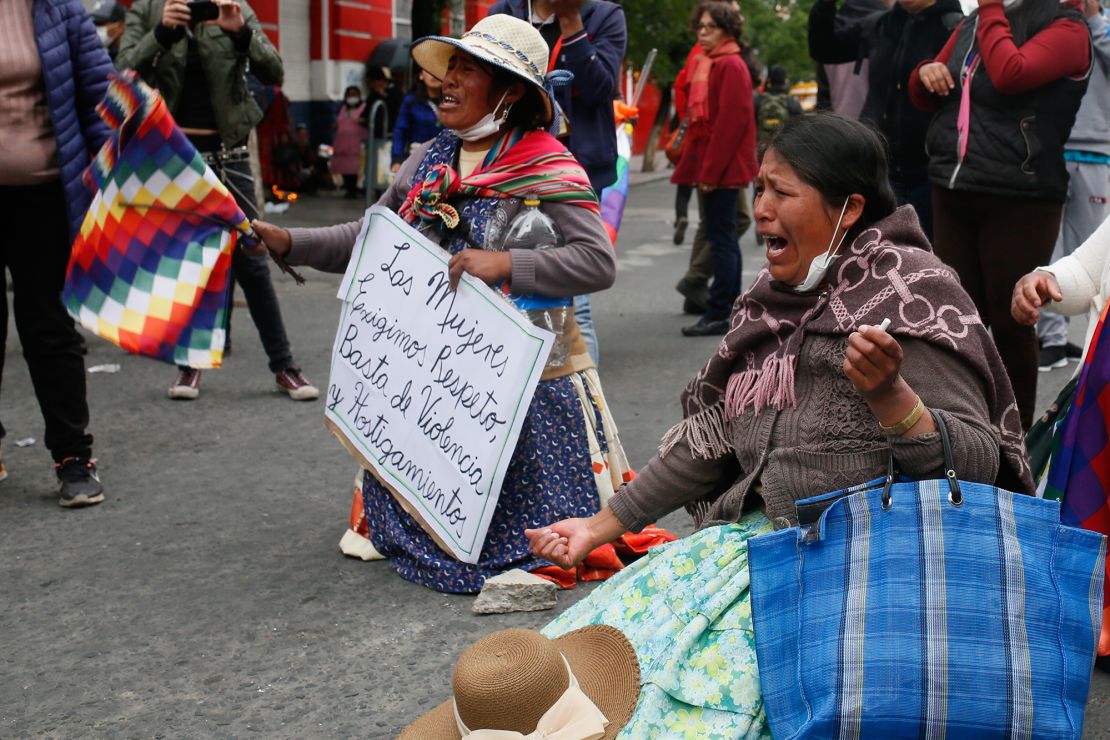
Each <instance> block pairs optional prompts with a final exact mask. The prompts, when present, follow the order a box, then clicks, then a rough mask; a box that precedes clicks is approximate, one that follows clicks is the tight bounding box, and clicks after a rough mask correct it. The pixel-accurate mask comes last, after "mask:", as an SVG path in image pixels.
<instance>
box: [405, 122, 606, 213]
mask: <svg viewBox="0 0 1110 740" xmlns="http://www.w3.org/2000/svg"><path fill="white" fill-rule="evenodd" d="M525 195H535V197H537V198H539V199H540V200H543V201H550V202H556V203H569V204H570V205H575V206H580V207H582V208H587V209H589V210H591V211H593V212H594V213H598V212H599V207H598V202H597V195H596V194H595V193H594V191H593V188H591V187H590V180H589V178H588V177H587V176H586V171H585V170H584V169H582V166H581V165H580V164H578V161H577V160H576V159H575V158H574V156H573V155H571V153H570V152H568V151H567V149H566V147H564V146H563V145H562V144H560V143H559V141H558V140H557V139H556V138H555V137H553V136H551V135H550V134H548V133H547V132H546V131H540V130H534V131H528V132H525V131H524V130H523V129H519V128H518V129H514V130H512V131H510V132H509V133H507V134H505V135H504V136H503V137H501V139H499V140H498V141H497V143H496V144H494V146H493V148H492V149H490V151H489V154H487V155H486V158H485V160H483V162H482V165H481V166H480V167H479V168H478V169H476V170H475V171H474V172H473V173H471V174H470V175H469V176H468V177H465V178H461V177H459V173H458V172H456V171H455V169H454V168H453V167H451V166H450V165H446V164H439V165H436V166H435V167H433V168H432V169H431V170H429V172H428V174H427V176H426V177H425V178H424V179H423V180H422V181H421V182H418V183H416V184H415V185H413V187H412V189H411V190H410V191H409V193H408V195H407V196H406V197H405V202H404V203H403V204H402V205H401V209H400V211H399V212H400V214H401V217H402V218H404V219H405V220H406V221H408V222H409V223H414V222H415V221H416V220H417V219H422V220H425V221H434V220H437V219H438V220H440V221H442V223H443V226H445V227H446V228H448V229H453V228H455V227H456V226H458V225H459V213H458V211H457V210H456V209H455V207H454V206H452V205H451V204H450V201H451V200H453V199H455V198H457V197H460V196H466V197H476V198H482V197H484V198H523V197H524V196H525Z"/></svg>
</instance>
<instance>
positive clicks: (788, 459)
mask: <svg viewBox="0 0 1110 740" xmlns="http://www.w3.org/2000/svg"><path fill="white" fill-rule="evenodd" d="M898 340H899V343H900V344H901V345H902V349H903V352H904V360H903V362H902V369H901V373H902V377H903V378H905V380H906V382H907V383H908V384H909V385H910V387H911V388H913V389H914V391H915V392H917V394H918V395H919V396H921V399H922V401H924V403H925V406H926V407H927V408H931V409H940V410H941V414H942V416H943V417H944V421H945V423H946V424H947V426H948V431H949V435H950V437H951V439H952V444H953V447H954V448H955V457H956V460H955V465H956V472H957V473H958V474H959V475H960V477H961V478H962V479H967V480H973V481H982V482H989V483H993V481H994V479H995V478H996V477H997V475H998V467H999V445H998V438H997V436H996V432H995V431H994V430H993V429H992V428H991V424H990V415H989V412H988V410H987V403H986V391H985V389H984V388H983V385H982V382H981V381H980V379H979V376H978V375H977V374H976V373H975V371H974V370H973V369H972V367H971V366H970V365H968V364H967V363H965V362H964V361H963V360H962V359H960V358H959V356H957V355H955V354H952V353H950V352H947V351H945V350H943V349H940V348H938V347H937V346H936V345H934V344H931V343H928V342H925V341H922V340H917V339H911V338H906V337H898ZM847 345H848V337H847V335H844V336H827V335H811V336H807V337H806V339H805V343H804V344H803V345H802V350H801V352H800V354H799V356H798V363H797V370H796V371H795V376H794V383H795V385H794V388H795V393H796V398H797V405H796V406H794V407H792V408H791V407H788V408H786V409H783V410H782V411H780V412H775V411H774V410H773V409H770V410H764V411H763V413H761V414H759V415H756V414H755V413H754V411H753V410H752V409H751V408H749V409H748V410H746V411H745V412H744V413H743V414H742V415H741V416H739V417H737V418H736V419H734V420H732V421H731V422H729V430H728V431H729V436H730V438H731V440H732V445H733V448H734V450H735V455H734V456H727V457H725V458H722V459H718V460H704V459H701V458H696V457H694V456H693V455H692V454H691V452H690V448H689V446H688V445H687V444H686V442H685V441H681V442H679V443H678V444H677V445H675V447H674V448H672V449H671V450H670V451H668V452H667V454H666V455H662V456H660V455H656V456H655V457H654V458H652V460H651V461H650V462H649V463H648V464H647V466H646V467H644V468H643V469H642V470H640V471H639V474H638V475H637V476H636V478H635V479H634V480H633V481H632V482H631V483H629V484H627V485H625V486H624V487H622V488H621V490H620V491H618V492H617V493H616V494H615V495H614V496H613V497H612V498H611V499H609V507H610V508H611V509H612V510H613V513H614V514H616V516H617V518H618V519H620V521H621V523H622V524H623V525H624V526H625V527H627V528H629V529H631V530H632V531H635V532H638V531H640V530H641V529H642V528H643V527H644V526H645V525H647V524H650V523H651V522H654V521H657V520H658V519H659V518H660V517H661V516H663V515H664V514H667V513H668V512H671V511H674V510H675V509H677V508H678V507H680V506H683V505H684V504H691V505H692V512H691V513H692V514H693V515H694V523H695V525H697V526H698V527H699V528H702V527H707V526H711V525H715V524H725V523H728V522H735V521H737V520H738V519H739V518H740V516H741V514H742V513H743V511H744V509H745V500H746V498H747V496H748V494H750V493H752V491H753V490H755V489H756V486H757V485H761V494H762V497H763V502H764V505H765V510H766V513H767V516H768V517H769V518H770V519H771V520H772V521H773V522H774V523H775V526H776V528H782V527H785V526H788V525H790V524H796V523H797V518H796V514H795V509H794V502H795V501H798V500H800V499H803V498H809V497H810V496H816V495H818V494H821V493H828V492H830V491H835V490H838V489H841V488H847V487H848V486H853V485H856V484H858V483H864V482H866V481H868V480H871V479H873V478H878V477H880V476H882V475H885V474H886V464H887V459H888V449H889V447H888V441H887V437H886V435H884V434H883V432H882V430H881V429H879V423H878V422H877V421H876V420H875V416H874V414H873V413H872V412H871V409H870V407H869V406H868V405H867V403H866V402H865V401H864V400H863V397H862V396H860V394H859V393H858V392H856V390H855V388H854V387H852V384H851V382H850V381H849V380H848V378H847V376H845V375H844V369H843V364H844V352H845V349H846V348H847ZM889 444H890V445H891V446H892V447H893V449H894V456H895V460H896V461H897V463H898V466H899V468H900V469H901V471H902V472H903V473H905V474H906V475H909V476H911V477H915V478H933V477H943V474H942V473H941V470H940V468H941V463H942V460H943V456H942V454H941V443H940V436H939V435H938V434H937V433H936V432H933V433H930V434H922V435H919V436H917V437H895V438H893V439H891V440H890V441H889ZM716 494H720V495H719V496H717V498H716V499H715V500H714V501H713V502H712V503H707V502H705V501H699V499H704V498H705V497H707V496H709V497H711V498H712V496H713V495H716ZM695 502H696V503H695Z"/></svg>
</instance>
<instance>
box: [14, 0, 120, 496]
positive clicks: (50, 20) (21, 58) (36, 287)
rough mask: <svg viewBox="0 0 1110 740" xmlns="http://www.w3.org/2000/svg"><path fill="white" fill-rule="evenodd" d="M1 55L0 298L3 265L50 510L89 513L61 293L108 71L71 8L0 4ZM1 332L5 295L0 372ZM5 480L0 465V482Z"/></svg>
mask: <svg viewBox="0 0 1110 740" xmlns="http://www.w3.org/2000/svg"><path fill="white" fill-rule="evenodd" d="M0 50H2V51H3V62H2V63H0V100H3V101H4V105H3V106H2V107H0V221H2V222H3V223H4V225H5V229H7V232H6V234H5V236H6V238H5V239H3V240H0V290H2V288H3V281H4V268H5V267H6V268H8V270H10V271H11V274H12V281H13V289H14V296H13V307H14V310H15V325H16V329H17V330H18V331H19V339H20V342H21V343H22V344H23V356H24V358H25V359H26V360H27V368H28V370H29V371H30V373H31V382H32V383H33V385H34V388H35V396H36V398H37V399H38V402H39V408H40V409H41V410H42V416H43V420H44V421H45V424H46V447H47V448H48V449H49V450H50V454H51V456H52V457H53V458H54V463H55V471H56V473H57V477H58V481H59V484H60V487H61V497H60V498H59V500H58V503H59V504H61V505H62V506H66V507H73V506H87V505H89V504H97V503H100V502H101V501H103V500H104V491H103V488H102V486H101V485H100V481H99V479H98V477H97V471H96V464H95V463H94V462H93V460H92V443H93V438H92V435H90V434H89V433H88V432H87V430H86V427H87V426H88V423H89V406H88V402H87V400H86V396H85V361H84V359H83V358H82V356H81V354H82V347H81V338H80V336H79V335H78V334H77V330H76V329H75V328H74V325H73V320H72V319H71V318H70V317H69V314H68V313H67V312H66V309H65V307H64V306H63V305H62V301H61V291H62V284H63V283H64V281H65V274H66V266H67V264H68V262H69V251H70V245H71V244H72V243H73V239H74V237H75V236H76V235H77V232H78V230H79V229H80V226H81V222H82V220H83V219H84V217H85V211H86V210H88V207H89V203H90V201H91V199H92V195H91V193H90V192H89V191H88V190H87V189H86V188H85V186H84V184H83V183H82V181H81V176H82V173H83V172H84V170H85V167H86V166H88V164H89V161H90V159H91V158H92V157H93V156H94V155H95V154H96V152H97V150H98V149H99V148H100V146H101V145H102V144H103V143H104V141H105V140H106V139H107V138H108V134H109V130H108V127H107V126H106V125H105V124H104V123H103V122H102V121H101V120H100V117H99V115H98V114H97V112H96V106H97V104H98V103H99V102H100V101H101V100H103V98H104V93H105V91H106V90H107V88H108V74H109V73H110V72H111V71H112V69H113V67H112V61H111V59H109V58H108V52H107V51H105V49H104V45H103V44H102V43H101V42H100V38H99V37H98V36H97V34H96V28H95V27H94V26H93V22H92V19H90V18H89V16H88V14H87V13H86V12H85V9H84V8H83V7H82V6H81V3H80V2H78V0H9V2H5V3H0ZM0 295H3V293H2V292H0ZM7 327H8V305H7V298H6V297H5V298H4V300H3V301H2V302H0V369H2V367H3V347H4V344H5V342H6V339H7ZM3 436H4V429H3V426H0V437H3ZM6 476H7V471H5V470H4V467H3V464H2V463H0V479H2V478H3V477H6Z"/></svg>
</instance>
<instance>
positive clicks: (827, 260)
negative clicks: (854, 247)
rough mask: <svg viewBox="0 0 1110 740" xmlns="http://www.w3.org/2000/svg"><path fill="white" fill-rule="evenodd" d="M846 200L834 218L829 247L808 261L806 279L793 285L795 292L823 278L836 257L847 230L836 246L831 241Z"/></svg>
mask: <svg viewBox="0 0 1110 740" xmlns="http://www.w3.org/2000/svg"><path fill="white" fill-rule="evenodd" d="M848 200H849V199H848V198H845V199H844V207H843V208H841V209H840V218H838V219H837V220H836V228H835V229H833V235H832V239H829V248H828V249H826V250H825V253H824V254H821V255H818V256H816V257H814V258H813V262H810V263H809V272H808V273H807V274H806V279H805V280H803V281H802V282H801V283H799V284H798V285H795V286H794V290H795V291H796V292H798V293H808V292H809V291H811V290H813V289H814V288H816V287H817V286H818V285H820V284H821V281H822V280H824V279H825V275H826V274H827V273H828V271H829V267H831V266H832V262H833V260H834V259H836V254H837V252H839V251H840V245H841V244H843V243H844V237H846V236H848V232H847V231H845V232H844V233H843V234H841V235H840V241H838V242H836V248H835V249H834V248H833V242H834V241H836V232H838V231H840V224H841V222H843V221H844V212H845V211H847V210H848Z"/></svg>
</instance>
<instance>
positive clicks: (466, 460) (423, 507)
mask: <svg viewBox="0 0 1110 740" xmlns="http://www.w3.org/2000/svg"><path fill="white" fill-rule="evenodd" d="M449 259H450V255H448V253H447V252H446V251H445V250H444V249H442V248H441V247H439V246H438V245H436V244H434V243H432V242H431V241H429V240H428V239H427V238H426V237H424V236H423V235H422V234H420V233H419V232H418V231H416V230H415V229H413V228H412V227H411V226H409V225H408V224H406V223H405V222H404V220H402V219H401V218H400V217H399V216H398V215H397V214H395V213H393V212H392V211H390V210H388V209H385V208H379V207H377V206H374V207H371V208H370V209H368V210H367V211H366V215H365V216H364V217H363V224H362V231H361V232H360V233H359V235H358V240H357V241H356V243H355V248H354V251H353V253H352V254H351V261H350V263H349V264H348V265H347V272H346V274H345V275H344V277H343V282H342V284H341V285H340V288H339V295H338V298H339V299H340V301H342V303H343V309H342V313H341V314H340V319H339V330H338V332H336V335H335V345H334V347H333V348H332V359H331V377H330V379H329V387H328V395H327V403H326V407H325V412H324V416H325V423H326V424H327V425H328V427H330V428H331V429H332V431H333V432H335V434H336V435H337V436H338V437H339V439H340V441H341V442H343V444H344V446H345V447H346V448H347V450H348V451H350V452H351V454H352V455H354V456H355V458H356V459H358V461H359V462H360V463H362V464H363V466H364V467H366V468H367V469H368V470H370V471H372V472H373V473H374V475H375V476H377V478H378V480H379V481H381V482H382V483H383V484H384V485H385V486H386V487H387V488H388V489H389V490H390V491H391V492H392V493H393V495H394V496H395V497H396V498H397V500H398V501H399V502H400V503H401V505H402V506H403V507H404V508H405V510H406V511H408V512H409V513H410V514H412V515H413V516H414V517H415V518H416V520H417V521H419V522H420V524H421V525H422V526H423V527H424V529H425V530H426V531H427V532H428V533H429V534H431V535H432V536H433V538H434V539H435V540H436V542H437V543H438V544H439V545H440V547H442V548H443V549H444V550H445V551H446V552H449V553H450V554H451V555H453V556H454V557H456V558H458V559H459V560H461V561H463V562H467V563H476V562H477V561H478V556H479V555H480V553H481V551H482V544H483V543H484V542H485V537H486V530H487V529H488V528H489V523H490V519H491V518H492V517H493V511H494V509H495V508H496V506H497V499H498V497H499V496H500V493H501V484H502V482H503V481H504V479H505V471H506V470H507V469H508V466H509V460H510V459H511V458H512V455H513V450H514V449H515V448H516V442H517V438H518V436H519V435H520V428H521V425H522V424H523V423H524V417H525V415H526V414H527V412H528V406H529V404H530V403H531V401H532V394H533V392H534V391H535V388H536V383H537V382H538V381H539V379H540V375H541V374H542V372H543V369H544V364H545V362H546V360H547V356H548V354H549V352H550V351H551V342H552V341H553V339H554V337H553V335H552V334H551V333H550V332H548V331H545V330H543V329H540V328H539V327H537V326H535V325H533V324H532V322H530V321H529V320H528V318H527V317H526V316H524V315H523V314H522V313H520V312H519V311H517V310H516V309H515V308H513V307H512V306H511V305H510V304H509V303H508V301H506V300H505V299H504V298H503V297H502V296H500V295H499V294H498V293H497V292H496V291H494V290H492V289H490V288H489V287H488V286H487V285H485V284H484V283H483V282H481V281H480V280H477V279H476V278H474V277H471V276H470V275H464V276H463V278H462V280H461V281H460V282H459V286H458V289H457V291H452V290H451V289H450V286H449V283H448V272H447V261H448V260H449Z"/></svg>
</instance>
